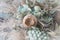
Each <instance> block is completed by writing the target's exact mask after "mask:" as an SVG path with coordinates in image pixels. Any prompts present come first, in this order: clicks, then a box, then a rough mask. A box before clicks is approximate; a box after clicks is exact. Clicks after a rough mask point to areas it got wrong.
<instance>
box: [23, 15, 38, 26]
mask: <svg viewBox="0 0 60 40" xmlns="http://www.w3.org/2000/svg"><path fill="white" fill-rule="evenodd" d="M36 24H37V19H36V17H35V16H33V15H32V14H28V15H26V16H25V17H24V19H23V25H24V26H26V27H31V26H34V25H36Z"/></svg>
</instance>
